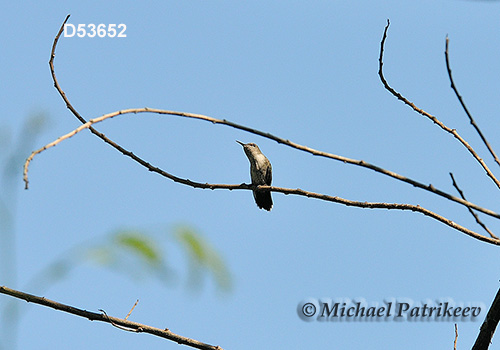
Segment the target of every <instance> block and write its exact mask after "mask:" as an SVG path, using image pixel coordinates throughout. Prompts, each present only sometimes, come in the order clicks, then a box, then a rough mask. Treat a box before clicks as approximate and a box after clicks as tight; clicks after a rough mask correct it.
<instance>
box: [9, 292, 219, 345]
mask: <svg viewBox="0 0 500 350" xmlns="http://www.w3.org/2000/svg"><path fill="white" fill-rule="evenodd" d="M0 293H2V294H7V295H10V296H12V297H14V298H18V299H22V300H26V301H27V302H30V303H35V304H39V305H43V306H48V307H51V308H53V309H55V310H59V311H63V312H67V313H69V314H72V315H76V316H80V317H83V318H88V319H89V320H90V321H101V322H106V323H110V324H111V325H113V326H115V327H117V328H119V329H122V330H127V331H131V332H136V333H149V334H152V335H155V336H157V337H160V338H165V339H168V340H172V341H174V342H176V343H178V344H182V345H187V346H190V347H192V348H195V349H202V350H222V348H221V347H220V346H214V345H210V344H205V343H202V342H200V341H198V340H194V339H191V338H186V337H183V336H182V335H178V334H175V333H173V332H171V331H170V330H169V329H168V328H165V329H160V328H155V327H151V326H148V325H145V324H141V323H137V322H132V321H128V320H126V319H121V318H117V317H112V316H108V315H106V313H105V312H103V313H96V312H91V311H87V310H83V309H78V308H76V307H73V306H69V305H66V304H62V303H58V302H56V301H53V300H50V299H47V298H42V297H39V296H36V295H33V294H28V293H24V292H21V291H18V290H15V289H11V288H8V287H5V286H0Z"/></svg>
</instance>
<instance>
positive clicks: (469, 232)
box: [24, 15, 500, 245]
mask: <svg viewBox="0 0 500 350" xmlns="http://www.w3.org/2000/svg"><path fill="white" fill-rule="evenodd" d="M69 16H70V15H68V16H67V17H66V19H65V20H64V22H63V24H62V26H61V28H60V30H59V32H58V33H57V35H56V37H55V39H54V43H53V45H52V51H51V58H50V60H49V66H50V70H51V74H52V78H53V80H54V86H55V87H56V89H57V91H58V92H59V94H60V95H61V97H62V99H63V100H64V101H65V103H66V106H67V107H68V109H69V110H70V111H71V112H72V113H73V114H74V115H75V116H76V117H77V118H78V119H79V120H80V121H81V122H82V123H83V125H81V126H80V127H79V128H77V129H75V130H73V131H72V132H70V133H68V134H66V135H64V136H61V137H60V138H59V139H57V140H56V141H54V142H52V143H50V144H48V145H46V146H44V147H42V148H41V149H39V150H37V151H34V152H33V153H32V154H31V155H30V157H29V158H28V159H27V160H26V163H25V166H24V181H25V184H26V188H28V166H29V163H30V162H31V160H32V159H33V157H34V156H35V155H36V154H38V153H41V152H42V151H44V150H46V149H48V148H50V147H52V146H55V145H56V144H58V143H59V142H61V141H63V140H65V139H68V138H70V137H72V136H73V135H75V134H77V133H78V132H80V131H81V130H84V129H89V130H90V131H91V132H92V133H94V134H95V135H97V136H98V137H99V138H101V139H102V140H103V141H105V142H107V143H108V144H110V145H111V146H112V147H114V148H115V149H117V150H118V151H120V152H121V153H122V154H124V155H126V156H128V157H130V158H132V159H133V160H135V161H136V162H138V163H139V164H141V165H143V166H144V167H146V168H147V169H148V170H149V171H152V172H156V173H158V174H160V175H162V176H165V177H167V178H169V179H171V180H173V181H175V182H178V183H182V184H185V185H188V186H192V187H194V188H204V189H212V190H213V189H229V190H233V189H244V190H252V189H254V188H255V186H253V185H247V184H240V185H227V184H209V183H200V182H195V181H191V180H189V179H184V178H180V177H177V176H175V175H173V174H170V173H168V172H166V171H164V170H162V169H160V168H158V167H156V166H153V165H151V164H150V163H148V162H147V161H145V160H143V159H142V158H140V157H138V156H136V155H135V154H134V153H132V152H130V151H128V150H126V149H124V148H123V147H121V146H120V145H118V144H116V143H115V142H114V141H112V140H110V139H109V138H107V137H106V136H105V135H104V134H102V133H100V132H98V131H97V130H95V129H94V128H93V127H92V125H93V124H95V123H98V122H101V121H104V120H106V119H109V118H113V117H115V116H118V115H122V114H130V113H134V114H137V113H144V112H150V113H158V114H166V115H175V116H181V117H186V118H194V119H201V120H205V121H209V122H211V123H214V124H222V125H227V126H231V127H233V128H236V129H240V130H244V131H247V132H250V133H253V134H256V135H260V136H263V137H265V138H268V139H271V140H274V141H276V142H278V143H281V144H285V145H287V146H289V147H292V148H295V149H298V150H301V151H304V152H308V153H311V154H313V155H316V156H322V157H326V158H331V159H335V160H338V161H342V162H344V163H349V164H353V165H358V166H362V167H365V168H368V169H371V170H374V171H376V172H379V173H381V174H384V175H387V176H390V177H393V178H395V179H398V180H400V181H403V182H406V183H409V184H411V185H413V186H415V187H419V188H422V189H425V190H427V191H430V192H432V193H435V194H438V195H440V196H442V197H445V198H447V199H449V200H452V201H455V202H457V203H460V204H462V205H464V206H466V207H469V208H474V209H475V210H478V211H480V212H483V213H485V214H487V215H491V216H493V217H496V218H500V214H498V213H495V212H494V211H492V210H489V209H485V208H482V207H479V206H478V205H476V204H474V203H470V202H468V201H466V200H464V199H462V198H458V197H455V196H452V195H450V194H448V193H445V192H443V191H440V190H437V189H436V188H434V186H432V185H424V184H422V183H419V182H417V181H415V180H412V179H409V178H407V177H405V176H402V175H399V174H397V173H394V172H392V171H389V170H386V169H383V168H380V167H378V166H376V165H373V164H370V163H367V162H365V161H363V160H355V159H350V158H346V157H343V156H338V155H335V154H331V153H327V152H322V151H318V150H315V149H312V148H309V147H306V146H302V145H299V144H297V143H294V142H291V141H289V140H285V139H282V138H280V137H277V136H274V135H272V134H270V133H264V132H262V131H259V130H256V129H252V128H249V127H246V126H243V125H239V124H236V123H233V122H230V121H227V120H225V119H222V120H221V119H216V118H212V117H208V116H204V115H201V114H194V113H185V112H176V111H168V110H161V109H152V108H137V109H127V110H121V111H116V112H113V113H109V114H106V115H103V116H101V117H99V118H95V119H91V120H90V121H88V122H87V121H86V120H85V119H84V118H83V117H82V116H81V115H80V114H79V113H78V112H77V111H76V109H75V108H74V107H73V106H72V105H71V103H70V102H69V100H68V98H67V97H66V95H65V93H64V91H63V90H62V89H61V87H60V85H59V83H58V81H57V78H56V75H55V70H54V58H55V49H56V46H57V42H58V40H59V37H60V36H61V33H62V31H63V28H64V24H65V23H66V22H67V20H68V19H69ZM387 28H388V26H387V27H386V29H385V32H384V38H383V40H382V49H381V56H380V64H381V65H382V52H383V43H384V42H385V38H386V33H387ZM380 69H381V66H380ZM382 78H383V75H382ZM396 94H397V93H396ZM398 95H399V94H398ZM399 96H401V95H399ZM401 98H402V99H404V98H403V97H401ZM415 108H416V107H415ZM258 187H259V188H262V189H268V190H270V191H273V192H281V193H284V194H296V195H302V196H306V197H312V198H317V199H322V200H326V201H331V202H336V203H341V204H344V205H347V206H356V207H360V208H384V209H398V210H410V211H414V212H420V213H422V214H424V215H426V216H429V217H431V218H433V219H435V220H438V221H440V222H442V223H444V224H446V225H448V226H449V227H452V228H454V229H456V230H458V231H461V232H463V233H465V234H467V235H469V236H471V237H473V238H476V239H479V240H481V241H484V242H488V243H491V244H495V245H500V240H498V239H495V238H490V237H486V236H483V235H480V234H478V233H476V232H474V231H472V230H469V229H467V228H465V227H463V226H461V225H458V224H456V223H455V222H453V221H451V220H449V219H447V218H445V217H443V216H441V215H439V214H436V213H434V212H432V211H430V210H428V209H425V208H423V207H421V206H419V205H411V204H400V203H379V202H372V203H369V202H358V201H351V200H348V199H343V198H340V197H334V196H328V195H324V194H318V193H314V192H309V191H304V190H301V189H289V188H280V187H272V186H258Z"/></svg>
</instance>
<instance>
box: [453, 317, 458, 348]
mask: <svg viewBox="0 0 500 350" xmlns="http://www.w3.org/2000/svg"><path fill="white" fill-rule="evenodd" d="M457 339H458V327H457V324H456V323H455V342H454V343H453V350H457Z"/></svg>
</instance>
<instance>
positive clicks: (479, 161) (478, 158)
mask: <svg viewBox="0 0 500 350" xmlns="http://www.w3.org/2000/svg"><path fill="white" fill-rule="evenodd" d="M389 25H390V22H389V20H387V25H386V26H385V30H384V35H383V37H382V41H381V42H380V56H379V69H378V75H379V77H380V80H381V81H382V84H384V87H385V88H386V90H388V91H389V92H390V93H391V94H392V95H394V96H395V97H396V98H397V99H398V100H400V101H402V102H403V103H404V104H406V105H407V106H409V107H411V108H412V109H413V110H414V111H415V112H417V113H419V114H421V115H423V116H424V117H427V118H429V119H430V120H431V121H432V122H433V123H434V124H436V125H438V126H439V127H440V128H441V129H443V130H444V131H446V132H448V133H450V134H451V135H453V136H454V137H455V138H456V139H457V140H458V141H459V142H460V143H461V144H462V145H463V146H464V147H465V148H466V149H467V150H468V151H469V153H470V154H471V155H472V157H474V159H476V160H477V162H478V163H479V164H480V165H481V166H482V168H483V169H484V171H486V174H487V175H488V176H489V177H490V179H491V180H493V182H494V183H495V185H497V187H498V188H499V189H500V181H498V179H497V178H496V177H495V175H494V174H493V173H492V172H491V170H490V169H489V168H488V166H487V165H486V163H485V162H484V160H483V159H481V158H480V157H479V155H478V154H477V153H476V151H475V150H474V149H473V148H472V147H471V146H470V145H469V144H468V143H467V141H465V139H464V138H462V136H460V135H459V134H458V132H457V130H455V129H452V128H449V127H448V126H446V125H445V124H444V123H443V122H441V121H440V120H439V119H437V118H436V117H435V116H433V115H432V114H430V113H427V112H426V111H424V110H423V109H420V108H418V107H417V106H416V105H415V104H414V103H413V102H410V101H409V100H408V99H407V98H406V97H404V96H403V95H401V94H400V93H399V92H397V91H396V90H394V89H393V88H392V87H391V86H390V85H389V84H388V83H387V80H385V77H384V73H383V70H382V66H383V65H384V63H383V61H382V59H383V56H384V45H385V40H386V39H387V30H388V29H389Z"/></svg>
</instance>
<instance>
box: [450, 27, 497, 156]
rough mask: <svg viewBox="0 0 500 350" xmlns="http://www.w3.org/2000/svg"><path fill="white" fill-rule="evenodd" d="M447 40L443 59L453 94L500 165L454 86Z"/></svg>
mask: <svg viewBox="0 0 500 350" xmlns="http://www.w3.org/2000/svg"><path fill="white" fill-rule="evenodd" d="M449 42H450V39H448V37H446V49H445V50H444V57H445V60H446V69H447V71H448V77H449V78H450V84H451V88H452V89H453V91H454V92H455V95H456V96H457V98H458V101H459V102H460V105H462V108H463V110H464V111H465V114H467V116H468V117H469V121H470V123H471V125H472V126H473V127H474V129H476V132H477V133H478V135H479V137H480V138H481V140H482V141H483V143H484V145H485V146H486V148H488V151H490V154H491V155H492V157H493V159H494V160H495V162H496V163H497V164H498V165H500V160H499V159H498V157H497V155H496V153H495V151H494V150H493V148H492V147H491V146H490V143H489V142H488V140H486V137H485V136H484V135H483V133H482V132H481V129H479V126H478V125H477V124H476V121H475V120H474V118H472V114H470V112H469V109H468V108H467V106H466V105H465V102H464V100H463V99H462V96H460V94H459V92H458V89H457V87H456V86H455V82H454V81H453V76H452V74H451V66H450V58H449V54H448V44H449Z"/></svg>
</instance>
